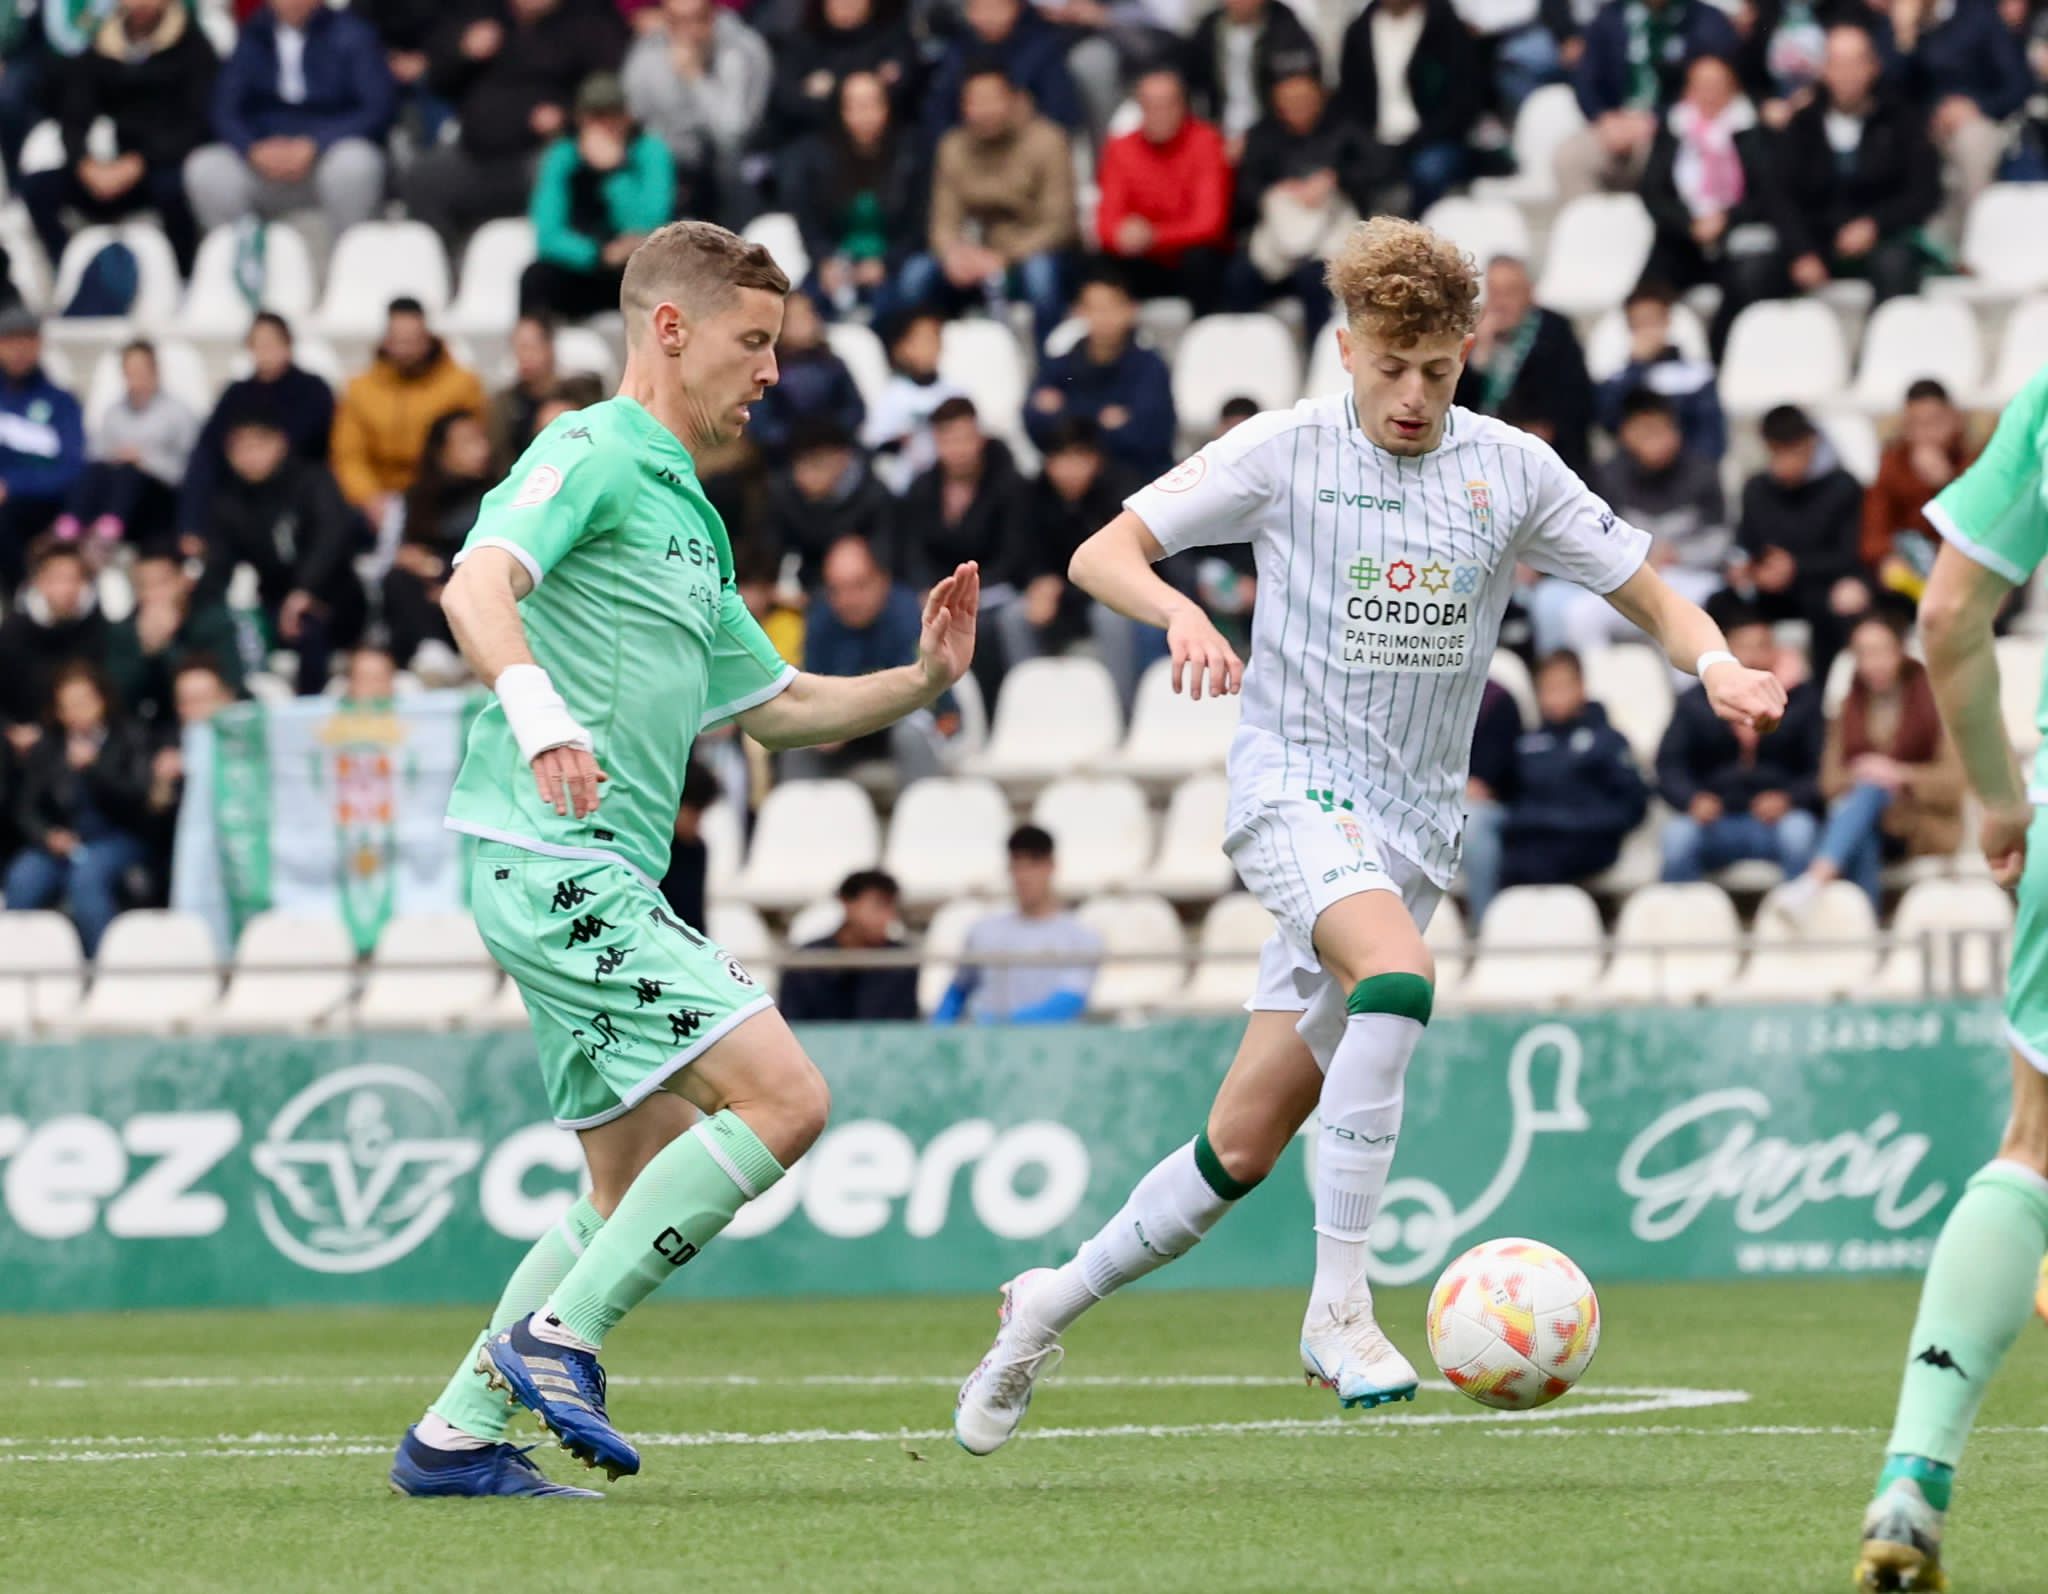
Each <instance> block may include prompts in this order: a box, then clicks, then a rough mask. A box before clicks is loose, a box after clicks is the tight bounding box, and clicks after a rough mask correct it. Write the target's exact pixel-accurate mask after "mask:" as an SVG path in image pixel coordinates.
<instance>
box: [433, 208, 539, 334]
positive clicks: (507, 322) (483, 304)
mask: <svg viewBox="0 0 2048 1594" xmlns="http://www.w3.org/2000/svg"><path fill="white" fill-rule="evenodd" d="M533 258H534V241H533V223H532V222H530V221H528V220H527V219H526V218H525V217H524V216H500V217H498V218H497V219H496V220H495V221H487V222H485V223H484V224H483V225H482V226H481V227H479V228H477V230H476V231H475V232H474V233H472V234H471V235H470V239H469V246H468V247H467V248H465V249H464V250H463V251H462V278H461V280H460V281H459V282H458V283H457V284H456V288H455V297H454V298H453V299H452V300H451V301H450V302H449V305H448V313H447V315H445V316H444V317H442V322H441V324H442V325H443V326H444V327H446V328H447V330H448V331H450V332H467V333H472V334H474V335H475V336H477V337H480V338H502V337H504V336H505V335H506V334H508V333H509V332H510V331H511V330H512V327H513V324H514V323H515V322H517V321H518V319H519V279H520V277H521V275H523V274H524V272H525V270H526V268H527V267H528V266H529V265H531V264H532V263H533Z"/></svg>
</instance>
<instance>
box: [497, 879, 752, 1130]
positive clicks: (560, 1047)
mask: <svg viewBox="0 0 2048 1594" xmlns="http://www.w3.org/2000/svg"><path fill="white" fill-rule="evenodd" d="M470 909H471V911H472V912H473V913H474V914H475V915H476V927H477V929H478V930H479V931H480V932H481V933H482V935H483V938H484V945H486V946H488V947H489V948H490V949H491V955H492V956H493V957H495V958H496V959H497V960H498V961H499V963H501V964H502V965H504V969H505V972H506V973H507V974H509V975H511V976H512V980H513V983H514V984H516V985H517V986H518V987H519V994H520V995H521V996H522V997H524V998H525V999H526V1011H527V1016H528V1017H529V1018H530V1019H531V1020H532V1022H533V1039H534V1044H535V1046H536V1047H538V1048H539V1051H540V1071H541V1075H542V1077H543V1078H544V1079H545V1080H546V1081H547V1091H548V1104H549V1106H550V1107H552V1108H553V1109H554V1114H555V1122H556V1123H558V1124H560V1125H561V1126H562V1127H563V1128H564V1129H591V1128H595V1127H596V1126H597V1125H598V1124H601V1123H608V1122H609V1121H610V1120H612V1119H614V1118H617V1117H619V1116H620V1115H621V1114H623V1113H626V1112H629V1111H631V1110H632V1108H634V1107H635V1106H637V1105H638V1104H639V1103H640V1101H641V1100H642V1099H643V1098H645V1097H647V1096H649V1095H651V1094H652V1093H653V1092H654V1091H656V1090H658V1089H660V1088H661V1086H662V1084H663V1083H664V1082H665V1081H666V1080H667V1079H668V1078H669V1077H670V1076H671V1075H673V1074H675V1073H676V1072H678V1071H679V1070H680V1069H683V1068H686V1067H687V1066H689V1064H690V1062H691V1060H692V1059H693V1058H695V1057H696V1056H697V1055H698V1053H700V1052H702V1051H704V1050H705V1049H706V1048H707V1047H709V1046H710V1045H711V1044H712V1043H713V1042H715V1041H716V1040H718V1039H719V1038H720V1037H721V1036H723V1035H724V1034H725V1033H726V1032H727V1031H729V1030H731V1029H732V1028H733V1027H734V1026H735V1025H737V1024H739V1023H741V1022H742V1021H744V1020H745V1019H747V1018H750V1017H752V1016H753V1015H754V1014H755V1013H758V1012H760V1011H761V1010H762V1009H763V1008H765V1007H769V1006H772V1005H773V1003H774V998H773V997H771V996H770V995H769V994H768V993H767V992H766V991H764V990H763V989H762V988H761V986H760V983H759V982H758V981H757V980H755V978H754V977H753V975H751V974H749V973H748V972H747V971H746V970H745V969H744V968H742V967H741V966H740V963H739V960H738V959H737V958H735V957H733V955H732V954H731V953H729V952H727V951H725V950H724V949H723V948H721V947H719V946H717V945H716V944H715V943H713V942H712V941H711V940H710V938H709V937H707V936H704V935H702V934H700V933H699V932H697V931H696V930H693V929H691V928H690V927H689V926H688V925H687V924H684V923H683V922H682V920H680V919H678V918H677V917H676V916H675V915H674V914H673V913H672V912H670V911H669V906H668V904H667V903H666V902H665V901H663V900H662V896H661V893H660V892H658V891H656V890H655V889H654V888H653V887H652V886H650V885H649V884H648V883H647V880H646V877H645V876H643V875H642V874H640V873H639V872H638V871H637V870H634V869H632V868H629V867H628V866H627V865H625V864H623V863H617V862H612V861H610V860H605V859H589V858H555V857H549V856H547V855H546V854H543V853H537V852H528V851H526V850H524V849H523V848H519V847H514V846H510V845H508V844H507V843H504V842H497V841H484V842H479V843H478V845H477V849H476V862H475V864H474V866H473V870H472V873H471V876H470Z"/></svg>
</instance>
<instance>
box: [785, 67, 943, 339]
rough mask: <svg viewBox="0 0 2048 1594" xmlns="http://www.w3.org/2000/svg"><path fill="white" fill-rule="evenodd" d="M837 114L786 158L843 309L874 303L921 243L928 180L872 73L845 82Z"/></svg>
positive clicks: (824, 278) (799, 217) (798, 207)
mask: <svg viewBox="0 0 2048 1594" xmlns="http://www.w3.org/2000/svg"><path fill="white" fill-rule="evenodd" d="M834 104H835V107H836V111H835V114H834V116H833V118H832V120H831V121H830V122H829V123H828V124H827V125H826V126H824V127H823V128H821V129H819V130H818V131H817V132H815V133H812V134H810V135H809V136H808V137H806V138H803V139H801V140H800V141H798V143H797V144H796V145H795V146H794V147H793V148H792V149H791V150H790V151H789V153H788V155H787V157H786V158H785V160H784V163H783V170H782V198H783V200H784V202H785V203H786V204H787V205H788V206H789V209H790V212H791V213H792V214H793V215H794V216H795V217H796V222H797V226H798V228H799V229H800V230H801V231H802V233H803V240H804V249H805V252H806V253H808V254H809V255H810V257H811V269H812V271H813V273H814V275H815V280H816V283H817V288H818V291H819V293H820V294H821V295H822V296H823V297H824V299H825V302H826V303H827V304H829V305H830V306H831V307H832V308H833V309H834V310H835V311H837V312H838V313H840V314H845V313H846V312H847V311H849V310H852V309H853V308H854V307H855V306H857V305H865V306H867V307H869V308H870V309H872V308H873V307H874V306H875V304H876V302H877V301H878V299H879V298H880V297H881V295H882V293H883V291H884V290H885V288H886V287H887V285H888V282H889V280H890V278H891V277H892V276H893V275H895V274H896V273H897V272H898V271H900V270H901V269H902V267H903V263H904V262H905V261H906V260H908V259H909V258H910V256H911V254H912V253H914V252H915V251H916V250H917V249H918V248H920V247H921V246H922V244H923V242H924V235H925V208H926V201H927V193H926V190H927V189H928V188H929V186H930V183H929V179H928V177H927V175H926V172H925V166H924V161H923V158H922V156H921V155H920V153H919V150H918V144H917V138H916V136H915V135H914V134H913V133H911V132H910V131H908V130H907V129H905V128H903V127H901V126H899V125H898V118H897V114H896V111H895V109H894V108H893V107H892V106H891V104H890V101H889V91H888V89H887V87H886V86H885V85H884V84H883V82H882V80H881V79H880V78H879V77H877V76H876V75H875V74H874V73H872V72H849V73H847V74H846V76H845V77H843V78H841V79H840V80H839V94H838V98H837V100H836V101H835V102H834Z"/></svg>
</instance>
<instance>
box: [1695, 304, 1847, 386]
mask: <svg viewBox="0 0 2048 1594" xmlns="http://www.w3.org/2000/svg"><path fill="white" fill-rule="evenodd" d="M1848 385H1849V351H1848V349H1847V347H1846V346H1845V345H1844V344H1843V341H1842V323H1841V321H1840V320H1839V319H1837V317H1836V316H1835V313H1834V312H1833V311H1832V310H1830V309H1829V308H1828V307H1827V306H1826V305H1824V304H1819V303H1817V302H1815V301H1814V300H1812V299H1766V300H1763V301H1760V302H1759V303H1756V304H1752V305H1748V306H1745V307H1744V308H1743V310H1742V311H1741V313H1740V314H1738V315H1737V316H1736V317H1735V321H1734V324H1733V325H1732V326H1730V327H1729V329H1728V347H1727V348H1726V349H1724V350H1722V352H1721V403H1722V405H1723V406H1724V407H1725V408H1726V409H1727V410H1728V413H1729V414H1731V415H1761V414H1762V413H1763V412H1764V411H1765V410H1768V409H1772V408H1774V407H1775V406H1777V405H1779V404H1815V405H1818V404H1826V403H1829V402H1839V401H1840V400H1841V397H1842V394H1843V390H1844V389H1845V388H1847V387H1848Z"/></svg>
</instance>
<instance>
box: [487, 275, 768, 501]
mask: <svg viewBox="0 0 2048 1594" xmlns="http://www.w3.org/2000/svg"><path fill="white" fill-rule="evenodd" d="M511 345H512V380H511V381H510V382H508V383H507V384H506V385H505V386H504V387H501V388H499V389H498V391H497V392H496V393H495V394H493V395H492V397H491V405H490V409H489V411H488V414H487V424H488V426H489V428H490V434H491V452H492V454H493V455H495V456H496V457H497V459H498V461H499V463H500V464H504V465H509V464H510V463H511V462H512V461H513V460H515V459H517V458H518V457H519V456H520V455H521V454H523V453H525V452H526V445H527V444H528V443H530V442H532V441H533V438H534V433H535V432H537V431H538V430H539V428H538V427H536V426H535V425H534V424H533V418H534V416H535V415H537V414H538V413H539V411H540V407H541V405H542V404H544V403H546V402H547V398H548V395H549V394H550V393H552V392H553V391H554V388H555V383H556V381H557V380H558V378H559V375H560V373H559V372H558V371H557V369H556V366H555V321H554V317H553V316H548V315H540V314H536V313H534V312H531V311H529V312H528V313H526V314H525V315H522V316H521V317H520V318H519V319H518V320H517V321H516V322H514V323H513V326H512V339H511ZM769 391H770V392H773V391H774V390H773V389H772V388H771V389H770V390H769Z"/></svg>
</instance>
